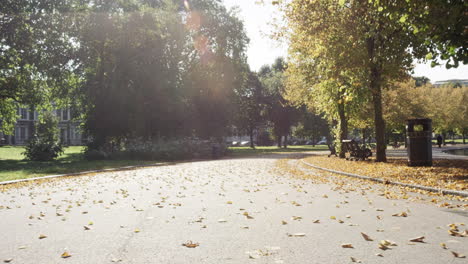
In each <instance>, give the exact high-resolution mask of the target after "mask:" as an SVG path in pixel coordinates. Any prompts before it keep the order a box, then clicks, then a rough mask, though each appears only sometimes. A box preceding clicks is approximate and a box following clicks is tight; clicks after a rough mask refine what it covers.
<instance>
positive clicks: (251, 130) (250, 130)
mask: <svg viewBox="0 0 468 264" xmlns="http://www.w3.org/2000/svg"><path fill="white" fill-rule="evenodd" d="M249 136H250V147H251V148H252V149H255V145H254V142H253V129H252V128H251V129H249Z"/></svg>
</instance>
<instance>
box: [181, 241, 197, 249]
mask: <svg viewBox="0 0 468 264" xmlns="http://www.w3.org/2000/svg"><path fill="white" fill-rule="evenodd" d="M199 245H200V244H199V243H193V242H192V241H187V242H186V243H183V244H182V246H184V247H187V248H196V247H198V246H199Z"/></svg>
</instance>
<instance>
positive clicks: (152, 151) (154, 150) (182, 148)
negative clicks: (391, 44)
mask: <svg viewBox="0 0 468 264" xmlns="http://www.w3.org/2000/svg"><path fill="white" fill-rule="evenodd" d="M123 145H124V146H123V149H122V150H120V151H112V152H109V151H108V152H106V151H103V150H102V149H99V150H96V149H90V148H88V149H87V150H86V151H85V158H86V159H106V158H108V159H120V160H121V159H131V160H169V161H170V160H187V159H208V158H212V157H213V156H215V157H216V158H217V157H220V156H223V155H225V154H226V153H227V145H225V144H219V143H217V142H215V141H210V140H197V139H178V140H165V141H162V140H158V141H156V140H143V139H131V140H127V141H126V142H125V143H124V144H123ZM213 148H215V149H216V151H215V152H216V153H213Z"/></svg>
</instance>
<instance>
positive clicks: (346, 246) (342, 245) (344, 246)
mask: <svg viewBox="0 0 468 264" xmlns="http://www.w3.org/2000/svg"><path fill="white" fill-rule="evenodd" d="M341 247H342V248H354V247H353V245H352V244H341Z"/></svg>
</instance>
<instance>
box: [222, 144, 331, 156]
mask: <svg viewBox="0 0 468 264" xmlns="http://www.w3.org/2000/svg"><path fill="white" fill-rule="evenodd" d="M229 150H231V154H230V155H231V156H244V155H256V154H267V153H288V152H304V151H327V150H328V146H326V145H316V146H315V147H313V146H309V145H304V146H288V148H278V147H277V146H268V147H263V146H262V147H255V149H251V148H250V147H230V148H229Z"/></svg>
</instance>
